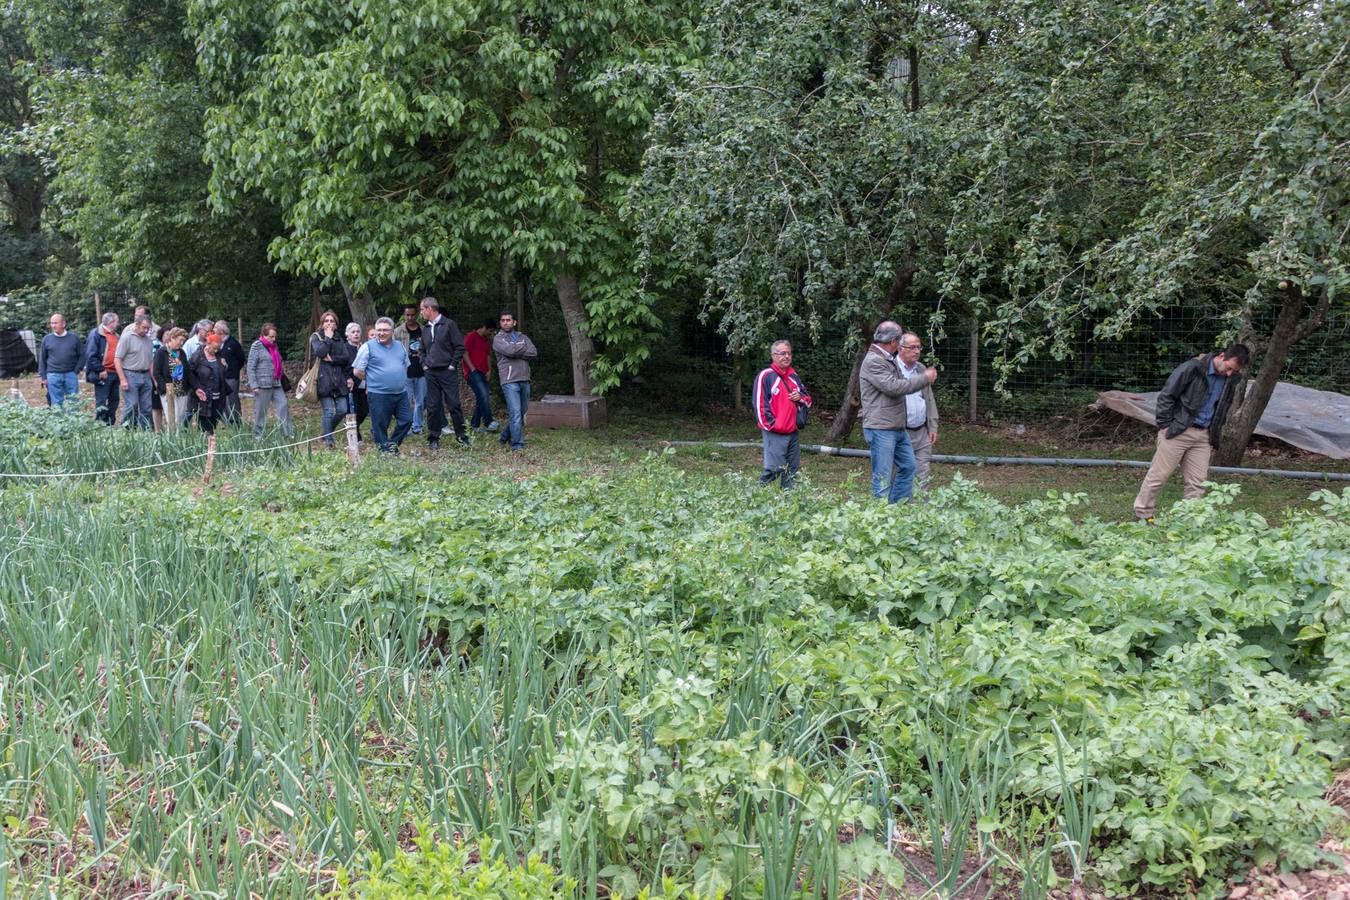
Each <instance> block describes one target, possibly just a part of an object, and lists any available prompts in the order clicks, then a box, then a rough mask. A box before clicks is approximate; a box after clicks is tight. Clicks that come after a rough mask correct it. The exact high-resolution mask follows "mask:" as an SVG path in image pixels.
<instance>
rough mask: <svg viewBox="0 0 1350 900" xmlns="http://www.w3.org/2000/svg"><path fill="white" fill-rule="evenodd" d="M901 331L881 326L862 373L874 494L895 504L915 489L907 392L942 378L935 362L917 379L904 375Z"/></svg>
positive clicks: (890, 325) (891, 325)
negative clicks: (899, 357) (906, 399)
mask: <svg viewBox="0 0 1350 900" xmlns="http://www.w3.org/2000/svg"><path fill="white" fill-rule="evenodd" d="M902 332H903V329H902V328H901V327H900V326H899V325H897V324H896V323H895V322H891V321H886V322H882V323H881V324H880V325H878V326H877V330H876V331H875V332H874V333H873V335H872V345H871V346H870V347H868V348H867V353H866V355H864V356H863V362H862V367H861V368H860V370H859V372H858V385H859V387H860V389H861V391H860V392H861V394H862V422H863V437H864V438H866V439H867V446H868V447H869V448H870V450H871V456H872V496H873V497H886V498H887V500H888V502H890V503H896V502H898V501H900V500H904V499H908V498H909V497H910V495H912V494H913V493H914V468H915V464H914V448H913V447H912V446H911V445H910V443H909V433H908V431H907V430H906V427H905V426H906V423H907V420H908V409H907V406H906V403H905V397H906V396H907V395H909V394H917V393H920V392H921V391H923V390H924V389H925V388H927V387H928V386H929V385H930V384H932V383H933V382H934V381H937V369H934V368H933V367H932V366H929V367H928V368H926V369H925V370H924V371H923V374H921V375H915V376H914V377H912V378H906V377H905V376H903V375H901V374H900V368H899V365H898V362H897V356H896V355H897V353H898V352H899V350H900V335H901V333H902Z"/></svg>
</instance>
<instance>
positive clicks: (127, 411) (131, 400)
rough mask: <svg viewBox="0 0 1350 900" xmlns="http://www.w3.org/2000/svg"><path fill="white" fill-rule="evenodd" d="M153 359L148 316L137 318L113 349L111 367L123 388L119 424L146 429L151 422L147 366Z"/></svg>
mask: <svg viewBox="0 0 1350 900" xmlns="http://www.w3.org/2000/svg"><path fill="white" fill-rule="evenodd" d="M154 359H155V342H154V339H152V338H151V337H150V316H148V315H145V314H142V315H139V316H137V317H136V320H135V321H134V322H132V323H131V325H130V327H128V328H127V329H126V330H125V331H123V332H122V337H121V338H120V339H119V340H118V341H117V349H116V350H115V351H113V367H114V368H115V369H116V370H117V381H118V384H119V386H120V387H121V388H122V397H123V400H122V404H123V410H122V424H123V425H125V426H126V427H128V428H138V429H141V430H148V429H149V428H150V427H151V426H152V424H153V421H154V420H153V418H152V417H151V414H150V413H151V410H150V392H151V391H152V390H154V386H153V383H152V382H151V379H150V365H151V364H152V363H153V362H154Z"/></svg>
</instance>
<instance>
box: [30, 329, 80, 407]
mask: <svg viewBox="0 0 1350 900" xmlns="http://www.w3.org/2000/svg"><path fill="white" fill-rule="evenodd" d="M50 324H51V329H52V330H51V331H49V332H47V333H46V334H44V335H43V336H42V344H41V345H40V346H39V347H38V379H39V380H40V381H41V382H42V386H43V387H45V388H46V389H47V402H48V403H50V404H51V405H52V406H54V407H56V408H57V409H64V408H65V403H66V398H67V397H79V395H80V380H79V375H78V373H79V370H80V360H81V358H82V357H83V355H84V342H83V341H81V340H80V336H79V335H78V334H75V333H74V332H73V331H66V317H65V316H63V315H61V314H60V313H52V318H51V323H50Z"/></svg>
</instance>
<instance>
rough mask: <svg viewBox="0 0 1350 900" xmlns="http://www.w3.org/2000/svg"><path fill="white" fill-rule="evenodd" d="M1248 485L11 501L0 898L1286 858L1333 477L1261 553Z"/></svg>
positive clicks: (177, 487)
mask: <svg viewBox="0 0 1350 900" xmlns="http://www.w3.org/2000/svg"><path fill="white" fill-rule="evenodd" d="M1233 490H1235V488H1231V487H1229V488H1222V489H1219V490H1216V491H1215V492H1214V493H1212V494H1211V496H1210V498H1209V499H1207V500H1205V501H1203V502H1197V503H1191V504H1184V505H1182V506H1180V507H1178V508H1177V509H1176V510H1175V511H1174V512H1173V513H1172V514H1171V515H1170V517H1168V518H1167V519H1166V520H1165V521H1163V522H1162V524H1161V525H1160V526H1159V527H1157V528H1146V527H1143V526H1137V525H1115V524H1107V523H1102V522H1098V521H1095V520H1088V521H1085V522H1074V521H1072V520H1071V518H1070V517H1069V515H1068V513H1069V511H1070V510H1071V509H1072V508H1073V506H1074V504H1075V503H1076V498H1075V497H1073V496H1050V497H1047V498H1046V499H1044V500H1042V501H1038V502H1034V503H1030V504H1027V505H1024V506H1021V507H1016V508H1012V507H1008V506H1004V505H1002V504H1000V503H998V502H996V501H994V500H992V499H990V498H989V497H988V496H986V495H984V494H982V493H980V492H979V491H978V490H977V489H976V488H975V487H974V486H973V485H972V484H970V483H969V482H964V481H959V480H958V481H957V482H956V483H954V484H953V486H952V487H950V488H947V489H944V490H942V491H939V492H937V493H936V494H934V495H933V497H932V500H931V502H929V503H926V504H922V505H918V506H914V507H910V508H907V509H906V510H905V515H904V517H903V518H897V517H896V516H895V515H894V511H893V510H892V509H888V508H885V507H883V506H877V505H873V504H870V503H861V502H857V503H855V502H846V503H842V504H841V503H839V501H838V499H837V498H835V497H826V496H818V495H815V494H813V493H812V492H810V491H809V490H807V491H803V492H800V493H796V494H793V495H790V496H780V495H779V494H777V493H765V492H762V491H760V490H759V489H757V488H756V487H755V486H754V485H753V484H752V483H749V482H747V481H742V480H741V479H740V478H737V477H728V478H723V479H719V478H704V477H695V476H691V475H687V474H685V473H682V472H681V471H679V470H677V469H675V468H673V467H671V466H669V465H667V464H666V463H665V462H664V461H663V460H662V459H660V458H659V457H656V458H649V459H647V460H645V461H625V460H621V459H616V463H615V466H614V468H613V470H612V471H611V472H609V473H608V474H607V476H606V477H603V478H602V477H594V476H584V475H581V474H577V473H569V472H557V473H545V474H537V475H527V476H516V477H509V476H503V475H501V474H497V473H493V472H490V471H486V470H484V469H480V468H479V467H478V466H477V465H476V464H475V463H474V461H473V458H472V457H468V458H464V459H462V460H460V461H459V462H457V463H454V464H452V465H450V466H448V467H447V468H445V469H444V470H442V471H434V472H428V471H425V470H421V471H411V470H409V469H407V468H405V467H403V466H401V465H398V464H397V463H394V464H390V463H382V462H378V461H377V462H371V463H368V464H367V465H366V466H365V467H364V468H363V469H362V470H361V471H360V473H359V474H358V475H357V477H355V478H353V477H351V475H350V474H349V473H347V472H345V471H343V470H342V469H341V468H340V467H339V465H338V464H337V463H335V462H334V461H333V460H332V458H327V459H316V460H314V461H310V462H305V461H299V462H298V463H297V465H296V466H295V467H294V468H286V469H277V470H274V469H266V468H263V469H254V470H251V471H240V472H237V473H234V474H232V475H231V477H230V479H229V484H228V485H224V486H221V487H218V488H213V489H209V490H195V491H190V492H189V491H186V490H185V489H184V487H183V486H182V485H181V484H180V483H178V482H176V481H163V482H150V483H141V484H138V483H136V482H135V481H129V480H122V481H118V482H112V483H107V484H104V485H101V486H100V485H95V484H92V483H88V482H85V483H82V484H79V485H65V484H60V483H57V484H51V485H47V486H45V487H42V488H39V489H37V490H31V489H27V488H25V489H22V490H20V489H9V490H7V491H6V494H5V498H4V499H5V501H6V503H7V505H8V506H9V507H10V509H11V510H12V515H10V516H9V517H7V518H6V521H5V522H4V523H3V524H0V542H2V543H3V546H5V547H6V548H7V550H6V563H5V565H4V567H3V568H2V569H0V620H2V621H3V624H4V628H3V629H2V630H0V635H3V637H0V671H3V673H4V682H3V683H4V685H5V690H4V693H3V697H2V698H0V702H2V703H3V707H0V786H2V787H0V790H2V791H3V794H0V796H2V797H3V801H0V802H3V807H4V810H5V815H6V820H5V831H4V860H6V861H7V864H4V865H0V873H3V875H0V877H3V878H4V879H6V880H7V883H8V884H10V885H15V886H18V888H17V889H19V890H21V892H27V891H33V890H38V889H39V887H40V886H42V885H48V886H51V885H55V884H57V883H64V884H66V885H68V886H83V889H85V890H91V891H97V892H101V893H119V892H125V891H128V890H130V889H132V888H133V887H135V888H139V889H151V888H163V889H165V890H169V891H180V890H181V891H187V892H194V893H195V892H209V891H226V892H232V891H233V890H234V888H235V887H239V886H243V885H248V887H249V889H250V890H253V891H256V892H259V893H264V894H278V893H282V892H292V891H301V890H307V889H309V888H312V887H313V886H315V885H316V884H319V885H321V886H324V887H327V886H328V882H327V881H326V880H325V875H324V874H323V873H325V872H331V871H332V869H333V868H334V866H335V865H339V864H341V865H348V866H356V867H357V871H358V873H360V872H365V873H369V874H368V875H361V874H358V875H355V876H353V881H352V882H351V883H353V884H355V883H356V882H357V881H359V879H361V878H365V877H369V878H371V879H374V882H373V883H389V884H395V886H396V882H397V881H399V880H405V881H407V882H408V883H409V884H421V883H425V882H423V881H419V880H418V879H422V878H424V877H432V878H435V877H441V876H444V877H446V878H451V877H460V875H461V874H464V872H463V870H464V869H465V867H466V866H468V864H469V863H470V862H472V860H470V858H469V857H467V856H464V855H463V854H464V853H467V852H469V851H467V850H465V846H469V847H472V846H474V845H476V844H477V842H478V841H479V839H480V838H485V839H490V840H491V841H492V842H493V846H494V847H495V848H496V849H495V850H493V851H491V853H495V854H498V855H499V857H500V859H501V860H502V861H504V862H506V863H507V864H511V865H514V864H515V862H516V861H520V860H524V859H525V858H526V857H527V856H530V855H537V856H539V857H540V858H541V859H542V860H543V861H544V862H546V863H547V865H548V866H549V867H551V871H549V870H547V869H543V868H537V867H536V868H534V869H527V870H524V871H522V872H520V873H518V874H511V875H510V876H509V881H510V883H513V884H522V885H523V884H525V883H526V882H527V881H537V882H539V883H540V884H543V885H545V886H547V885H551V884H555V883H556V882H555V881H554V879H555V877H556V878H558V879H571V880H573V881H575V882H576V883H577V885H578V890H580V891H581V892H583V893H586V894H593V892H595V891H596V890H597V889H602V890H603V889H607V890H609V891H610V892H611V893H613V894H615V895H620V896H634V895H636V894H637V893H638V892H639V891H640V890H643V889H648V890H650V891H652V892H653V894H655V895H660V896H672V897H674V896H681V895H682V894H686V893H688V892H696V893H698V894H701V895H705V896H714V895H717V894H718V893H719V892H724V891H725V892H728V893H729V894H730V895H733V896H764V897H787V896H790V895H792V894H793V892H794V891H796V890H804V891H806V892H808V893H810V892H818V893H825V894H830V895H832V894H833V893H834V892H836V891H838V890H839V889H840V888H841V886H844V885H847V884H849V883H852V882H854V881H860V880H871V881H874V882H877V883H879V882H880V881H881V880H889V881H892V882H898V881H900V880H902V879H904V878H906V877H908V878H909V879H911V881H913V880H918V881H919V882H920V883H923V882H924V880H925V879H927V880H933V881H936V882H937V883H938V884H939V893H943V894H950V893H951V892H952V890H953V889H954V888H955V887H956V886H958V882H959V880H960V879H963V878H965V877H966V875H964V874H962V866H963V864H964V866H965V869H964V871H965V872H966V873H969V872H970V871H971V870H972V869H973V868H978V867H980V866H983V867H985V868H984V873H985V874H986V875H988V876H990V877H993V878H995V879H997V880H999V881H1002V882H1004V883H1011V884H1013V885H1017V884H1023V885H1025V886H1027V888H1028V890H1029V891H1030V895H1031V896H1037V895H1039V894H1038V892H1037V886H1038V885H1041V886H1042V887H1043V885H1044V882H1045V880H1046V879H1047V878H1053V877H1054V876H1053V875H1050V870H1049V869H1048V868H1047V865H1048V864H1050V863H1053V865H1054V866H1055V867H1056V868H1057V869H1058V870H1059V872H1060V877H1061V878H1067V877H1071V875H1072V873H1073V872H1074V871H1076V870H1081V871H1082V872H1083V874H1084V877H1085V878H1086V879H1087V880H1088V881H1089V882H1090V883H1095V884H1097V885H1100V886H1101V887H1103V888H1105V889H1108V890H1111V891H1118V890H1127V889H1133V888H1136V887H1137V886H1139V885H1141V884H1146V885H1154V886H1158V887H1161V888H1163V889H1166V890H1170V891H1186V890H1196V891H1200V892H1202V893H1209V892H1212V891H1213V890H1214V889H1215V888H1216V887H1217V886H1219V885H1221V884H1222V883H1223V881H1224V880H1225V878H1226V877H1227V875H1228V874H1229V873H1230V872H1232V871H1234V870H1235V869H1236V868H1237V867H1240V866H1243V865H1246V864H1248V863H1249V862H1251V861H1253V860H1255V861H1278V862H1279V863H1280V864H1281V865H1285V866H1290V867H1303V866H1307V865H1309V864H1311V863H1313V862H1314V860H1315V854H1316V850H1315V846H1314V844H1315V841H1316V840H1317V839H1318V837H1319V836H1320V835H1321V834H1322V832H1323V830H1324V829H1325V828H1326V827H1327V826H1328V825H1329V824H1330V823H1331V822H1332V821H1333V819H1334V810H1333V808H1332V807H1331V806H1329V805H1328V803H1327V802H1326V801H1325V800H1324V799H1323V792H1324V790H1325V788H1326V787H1327V785H1328V783H1329V781H1330V779H1331V776H1332V772H1333V770H1334V767H1336V766H1337V765H1341V764H1343V763H1344V759H1343V754H1344V752H1345V747H1346V746H1347V738H1348V737H1350V667H1347V662H1346V661H1347V659H1350V622H1348V621H1347V618H1346V617H1347V613H1350V551H1347V547H1350V493H1347V494H1342V495H1340V496H1337V495H1334V494H1332V493H1330V492H1322V493H1321V494H1320V495H1319V499H1320V508H1319V509H1318V510H1316V511H1312V512H1295V513H1292V514H1291V515H1290V517H1289V519H1288V521H1287V522H1286V523H1285V524H1283V525H1279V526H1272V525H1270V524H1269V523H1267V522H1266V521H1264V520H1262V519H1261V518H1260V517H1259V516H1256V515H1254V514H1249V513H1240V512H1235V511H1233V509H1232V508H1231V507H1230V506H1229V505H1228V502H1229V500H1230V499H1231V493H1232V491H1233ZM72 542H77V543H78V552H70V551H71V547H72ZM410 829H411V830H410ZM897 829H899V831H897ZM900 833H903V834H904V835H905V836H906V839H905V841H902V842H897V835H898V834H900ZM411 834H420V835H421V837H422V844H421V845H420V847H419V848H418V849H416V850H414V849H413V848H412V846H411V845H410V843H409V836H410V835H411ZM915 844H917V845H919V846H920V847H926V848H927V849H926V850H921V851H918V852H920V853H922V854H926V855H927V856H929V857H931V858H932V860H933V861H935V865H933V866H929V867H925V868H924V869H922V871H921V870H919V869H909V870H908V871H906V866H905V863H904V861H903V859H899V858H897V856H896V855H895V854H896V853H897V852H900V851H903V852H905V853H911V854H912V853H915V852H916V851H915V850H914V849H913V847H914V845H915ZM204 848H214V849H204ZM400 850H402V851H408V853H403V854H401V853H400ZM374 853H378V854H379V857H378V859H374V860H373V861H369V862H368V858H369V857H370V856H371V855H372V854H374ZM409 853H410V854H411V855H409ZM455 860H459V862H455ZM935 870H936V871H935ZM438 873H439V874H438ZM469 874H472V873H471V872H470V873H469ZM480 874H482V875H483V876H484V877H491V878H503V879H506V878H508V876H507V874H506V873H505V872H504V871H502V870H501V868H500V867H499V866H498V864H495V863H494V864H491V866H489V867H488V868H484V869H482V870H480ZM503 883H506V882H503ZM600 886H603V887H600ZM547 889H548V890H551V889H552V888H547ZM391 890H392V888H391Z"/></svg>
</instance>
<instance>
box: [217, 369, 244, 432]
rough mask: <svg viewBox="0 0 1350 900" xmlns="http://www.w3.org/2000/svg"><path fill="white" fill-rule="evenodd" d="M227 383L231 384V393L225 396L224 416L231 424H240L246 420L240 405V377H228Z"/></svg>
mask: <svg viewBox="0 0 1350 900" xmlns="http://www.w3.org/2000/svg"><path fill="white" fill-rule="evenodd" d="M225 383H226V384H228V385H229V386H230V393H229V394H227V395H226V396H225V414H224V415H223V416H222V418H223V419H224V420H225V421H226V422H229V423H230V424H231V425H238V424H239V423H240V422H242V421H244V414H243V411H242V410H241V409H240V406H239V379H238V378H226V379H225Z"/></svg>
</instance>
